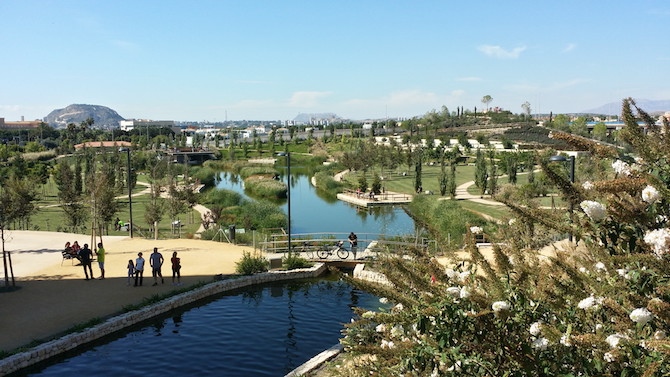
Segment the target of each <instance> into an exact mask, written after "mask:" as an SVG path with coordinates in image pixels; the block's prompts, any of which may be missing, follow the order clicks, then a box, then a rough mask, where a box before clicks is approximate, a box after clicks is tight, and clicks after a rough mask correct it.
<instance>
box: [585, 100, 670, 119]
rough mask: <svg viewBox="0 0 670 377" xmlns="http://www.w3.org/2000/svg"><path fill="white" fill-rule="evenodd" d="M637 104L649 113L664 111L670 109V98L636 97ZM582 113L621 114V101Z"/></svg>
mask: <svg viewBox="0 0 670 377" xmlns="http://www.w3.org/2000/svg"><path fill="white" fill-rule="evenodd" d="M635 103H636V104H637V106H638V107H639V108H640V109H642V110H644V111H646V112H647V113H656V112H661V113H664V112H666V111H670V100H657V101H656V100H648V99H635ZM582 113H587V114H605V115H620V114H621V102H611V103H607V104H605V105H602V106H600V107H596V108H595V109H591V110H585V111H582Z"/></svg>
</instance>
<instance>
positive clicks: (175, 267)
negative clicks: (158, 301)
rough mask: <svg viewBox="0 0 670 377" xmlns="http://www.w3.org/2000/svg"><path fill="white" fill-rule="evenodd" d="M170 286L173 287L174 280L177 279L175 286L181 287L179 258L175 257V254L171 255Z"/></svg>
mask: <svg viewBox="0 0 670 377" xmlns="http://www.w3.org/2000/svg"><path fill="white" fill-rule="evenodd" d="M170 261H171V262H172V285H175V282H174V278H175V276H176V277H177V285H181V258H179V257H177V252H176V251H175V252H173V253H172V258H171V259H170Z"/></svg>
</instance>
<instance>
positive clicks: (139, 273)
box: [135, 251, 144, 287]
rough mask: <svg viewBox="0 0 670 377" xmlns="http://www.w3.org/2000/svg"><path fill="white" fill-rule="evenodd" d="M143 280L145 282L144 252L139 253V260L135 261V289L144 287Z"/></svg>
mask: <svg viewBox="0 0 670 377" xmlns="http://www.w3.org/2000/svg"><path fill="white" fill-rule="evenodd" d="M142 280H144V258H142V252H141V251H140V252H139V253H137V259H135V287H137V286H138V285H139V286H140V287H141V286H142Z"/></svg>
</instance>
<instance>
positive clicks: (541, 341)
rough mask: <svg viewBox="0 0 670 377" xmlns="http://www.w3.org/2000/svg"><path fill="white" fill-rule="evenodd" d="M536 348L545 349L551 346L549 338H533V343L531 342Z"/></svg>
mask: <svg viewBox="0 0 670 377" xmlns="http://www.w3.org/2000/svg"><path fill="white" fill-rule="evenodd" d="M530 346H531V347H533V348H534V349H536V350H540V351H544V350H546V349H547V347H548V346H549V339H547V338H537V339H535V340H533V343H531V344H530Z"/></svg>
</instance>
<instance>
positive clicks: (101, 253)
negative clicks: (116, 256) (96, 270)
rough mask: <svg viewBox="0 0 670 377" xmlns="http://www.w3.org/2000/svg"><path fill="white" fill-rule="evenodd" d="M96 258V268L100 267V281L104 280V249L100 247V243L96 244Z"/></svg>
mask: <svg viewBox="0 0 670 377" xmlns="http://www.w3.org/2000/svg"><path fill="white" fill-rule="evenodd" d="M95 254H96V255H97V256H98V267H100V278H99V279H100V280H102V279H104V278H105V248H103V247H102V242H99V243H98V250H97V251H96V252H95Z"/></svg>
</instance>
